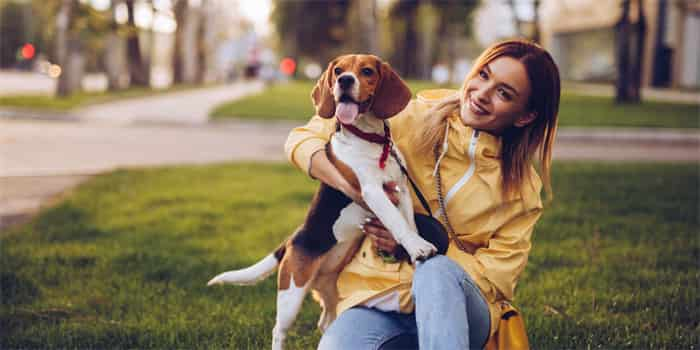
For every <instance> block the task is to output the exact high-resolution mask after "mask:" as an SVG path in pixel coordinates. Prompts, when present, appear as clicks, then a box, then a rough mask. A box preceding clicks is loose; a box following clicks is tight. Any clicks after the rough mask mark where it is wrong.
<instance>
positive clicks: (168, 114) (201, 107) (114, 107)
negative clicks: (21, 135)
mask: <svg viewBox="0 0 700 350" xmlns="http://www.w3.org/2000/svg"><path fill="white" fill-rule="evenodd" d="M263 87H264V86H263V84H262V83H261V82H256V81H252V82H239V83H234V84H228V85H221V86H216V87H210V88H198V89H191V90H185V91H179V92H172V93H167V94H162V95H156V96H146V97H142V98H134V99H127V100H121V101H115V102H110V103H104V104H96V105H91V106H88V107H85V108H81V109H79V110H77V111H75V112H74V113H73V115H74V116H75V117H77V118H79V119H81V120H83V121H90V122H104V123H111V124H129V123H134V122H151V123H160V124H163V123H165V124H179V125H182V124H205V123H207V121H208V120H209V111H210V110H211V109H212V108H214V107H216V106H218V105H219V104H222V103H224V102H227V101H231V100H235V99H238V98H241V97H244V96H246V95H250V94H253V93H256V92H260V91H262V90H263Z"/></svg>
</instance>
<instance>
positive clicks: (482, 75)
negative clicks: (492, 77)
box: [479, 70, 489, 80]
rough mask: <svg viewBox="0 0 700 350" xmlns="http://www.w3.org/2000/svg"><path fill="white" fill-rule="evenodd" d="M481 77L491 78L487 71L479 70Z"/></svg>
mask: <svg viewBox="0 0 700 350" xmlns="http://www.w3.org/2000/svg"><path fill="white" fill-rule="evenodd" d="M479 77H481V79H484V80H486V79H488V78H489V75H488V74H486V71H483V70H480V71H479Z"/></svg>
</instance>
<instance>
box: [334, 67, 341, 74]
mask: <svg viewBox="0 0 700 350" xmlns="http://www.w3.org/2000/svg"><path fill="white" fill-rule="evenodd" d="M342 72H343V70H342V69H341V68H340V67H335V69H334V70H333V73H335V75H340V73H342Z"/></svg>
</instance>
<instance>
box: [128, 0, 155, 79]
mask: <svg viewBox="0 0 700 350" xmlns="http://www.w3.org/2000/svg"><path fill="white" fill-rule="evenodd" d="M125 1H126V7H127V9H128V13H129V21H128V29H129V30H128V32H129V36H128V38H127V41H126V50H127V57H128V60H129V76H130V78H131V79H130V84H131V85H132V86H148V83H149V81H150V79H149V74H148V67H146V63H145V62H144V59H143V55H142V54H141V45H140V40H139V29H138V28H137V27H136V23H135V22H134V0H125Z"/></svg>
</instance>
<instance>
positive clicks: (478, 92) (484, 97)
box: [472, 86, 489, 104]
mask: <svg viewBox="0 0 700 350" xmlns="http://www.w3.org/2000/svg"><path fill="white" fill-rule="evenodd" d="M472 96H473V97H474V99H475V100H476V101H477V102H479V103H482V104H487V103H489V89H488V87H487V86H479V87H478V88H477V89H475V90H474V92H472Z"/></svg>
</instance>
